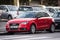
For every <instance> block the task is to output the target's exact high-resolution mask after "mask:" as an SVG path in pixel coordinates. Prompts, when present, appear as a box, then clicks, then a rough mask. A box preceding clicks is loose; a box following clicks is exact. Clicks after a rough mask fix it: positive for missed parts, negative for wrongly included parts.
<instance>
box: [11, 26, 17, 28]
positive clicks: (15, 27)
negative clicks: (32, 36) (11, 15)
mask: <svg viewBox="0 0 60 40" xmlns="http://www.w3.org/2000/svg"><path fill="white" fill-rule="evenodd" d="M10 28H18V26H10Z"/></svg>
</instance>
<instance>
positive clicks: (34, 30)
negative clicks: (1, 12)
mask: <svg viewBox="0 0 60 40" xmlns="http://www.w3.org/2000/svg"><path fill="white" fill-rule="evenodd" d="M30 33H31V34H34V33H36V28H35V25H31V28H30Z"/></svg>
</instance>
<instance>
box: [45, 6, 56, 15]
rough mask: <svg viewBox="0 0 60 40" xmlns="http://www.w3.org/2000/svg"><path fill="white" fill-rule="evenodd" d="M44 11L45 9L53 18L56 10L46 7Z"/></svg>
mask: <svg viewBox="0 0 60 40" xmlns="http://www.w3.org/2000/svg"><path fill="white" fill-rule="evenodd" d="M45 9H47V11H48V12H49V13H50V15H51V16H53V14H54V13H57V10H56V9H55V7H53V6H47V7H45Z"/></svg>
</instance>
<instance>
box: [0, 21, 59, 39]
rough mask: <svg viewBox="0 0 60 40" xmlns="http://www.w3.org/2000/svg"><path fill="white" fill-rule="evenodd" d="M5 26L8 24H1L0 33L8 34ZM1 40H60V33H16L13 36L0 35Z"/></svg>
mask: <svg viewBox="0 0 60 40" xmlns="http://www.w3.org/2000/svg"><path fill="white" fill-rule="evenodd" d="M5 24H6V22H0V32H2V31H3V32H6V30H5ZM3 29H4V30H3ZM0 40H60V32H55V33H49V32H37V33H36V34H29V33H15V34H13V35H8V34H0Z"/></svg>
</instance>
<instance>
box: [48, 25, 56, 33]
mask: <svg viewBox="0 0 60 40" xmlns="http://www.w3.org/2000/svg"><path fill="white" fill-rule="evenodd" d="M49 32H51V33H53V32H55V26H54V24H52V25H51V27H50V29H49Z"/></svg>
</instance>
